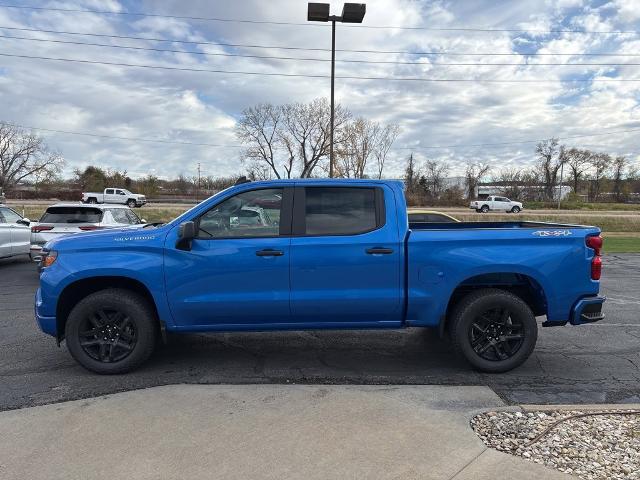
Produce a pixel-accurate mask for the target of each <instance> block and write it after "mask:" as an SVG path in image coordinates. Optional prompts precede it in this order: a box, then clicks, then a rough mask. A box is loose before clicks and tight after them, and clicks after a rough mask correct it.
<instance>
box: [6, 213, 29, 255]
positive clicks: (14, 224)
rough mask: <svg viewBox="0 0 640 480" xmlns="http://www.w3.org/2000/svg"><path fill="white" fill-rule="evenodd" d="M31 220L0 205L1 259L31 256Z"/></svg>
mask: <svg viewBox="0 0 640 480" xmlns="http://www.w3.org/2000/svg"><path fill="white" fill-rule="evenodd" d="M29 235H30V233H29V219H28V218H23V217H22V215H20V214H19V213H18V212H16V211H15V210H13V209H11V208H9V207H7V206H5V205H0V258H5V257H13V256H15V255H28V254H29Z"/></svg>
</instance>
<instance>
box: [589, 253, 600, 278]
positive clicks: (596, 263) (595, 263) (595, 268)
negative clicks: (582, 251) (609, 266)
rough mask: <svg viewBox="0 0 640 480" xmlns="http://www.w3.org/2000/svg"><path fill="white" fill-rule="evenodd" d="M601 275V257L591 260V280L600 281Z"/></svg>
mask: <svg viewBox="0 0 640 480" xmlns="http://www.w3.org/2000/svg"><path fill="white" fill-rule="evenodd" d="M601 275H602V257H600V256H597V257H593V260H591V280H600V276H601Z"/></svg>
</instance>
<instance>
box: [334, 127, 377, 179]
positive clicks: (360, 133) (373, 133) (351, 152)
mask: <svg viewBox="0 0 640 480" xmlns="http://www.w3.org/2000/svg"><path fill="white" fill-rule="evenodd" d="M379 130H380V125H379V124H377V123H375V122H372V121H370V120H366V119H364V118H362V117H358V118H356V119H355V120H353V121H352V122H349V123H347V124H346V125H345V127H344V141H343V142H342V145H341V146H340V148H339V149H338V150H337V151H336V153H337V155H336V157H337V162H336V165H335V169H336V174H337V176H338V177H344V178H364V177H365V171H366V169H367V163H368V161H369V157H370V156H371V155H372V154H373V151H374V149H375V148H376V142H377V138H378V134H379Z"/></svg>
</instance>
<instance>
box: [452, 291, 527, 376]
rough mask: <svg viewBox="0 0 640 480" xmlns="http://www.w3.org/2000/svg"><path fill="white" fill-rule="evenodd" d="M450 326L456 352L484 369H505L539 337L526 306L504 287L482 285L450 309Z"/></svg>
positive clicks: (524, 356)
mask: <svg viewBox="0 0 640 480" xmlns="http://www.w3.org/2000/svg"><path fill="white" fill-rule="evenodd" d="M449 328H450V331H451V340H452V342H453V346H454V349H455V350H456V353H458V354H459V355H461V356H462V357H464V358H465V359H466V360H467V361H468V362H469V363H470V364H471V365H472V366H473V367H474V368H476V369H478V370H481V371H483V372H491V373H497V372H506V371H508V370H511V369H513V368H515V367H517V366H519V365H521V364H522V363H523V362H524V361H525V360H526V359H527V358H529V356H530V355H531V352H533V349H534V347H535V345H536V341H537V339H538V324H537V323H536V318H535V316H534V315H533V312H532V311H531V309H530V308H529V306H528V305H527V304H526V303H525V302H524V301H523V300H522V299H521V298H520V297H517V296H516V295H513V294H512V293H509V292H507V291H504V290H498V289H483V290H478V291H476V292H473V293H471V294H469V295H468V296H466V297H465V298H464V299H462V301H461V302H460V303H459V304H458V305H457V306H456V308H455V309H454V310H453V313H452V315H451V318H450V323H449Z"/></svg>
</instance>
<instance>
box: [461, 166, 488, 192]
mask: <svg viewBox="0 0 640 480" xmlns="http://www.w3.org/2000/svg"><path fill="white" fill-rule="evenodd" d="M489 170H491V166H490V165H489V164H488V163H481V162H473V163H468V164H467V168H466V169H465V173H464V176H465V186H466V190H467V199H469V200H471V199H472V198H474V197H475V194H476V190H477V189H478V184H479V183H480V181H481V180H482V179H483V178H484V177H485V176H487V174H488V173H489Z"/></svg>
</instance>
